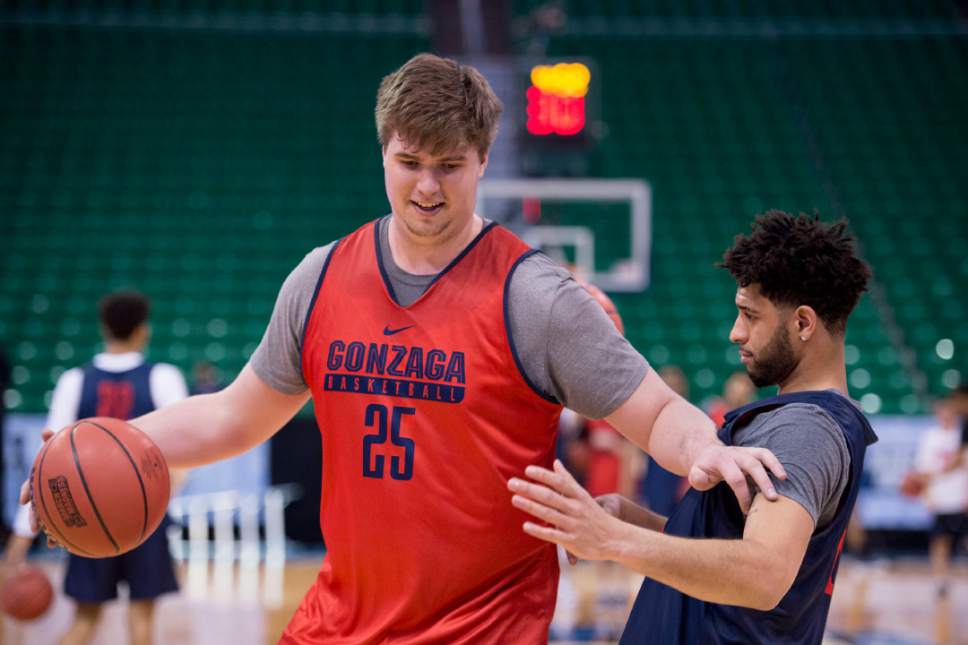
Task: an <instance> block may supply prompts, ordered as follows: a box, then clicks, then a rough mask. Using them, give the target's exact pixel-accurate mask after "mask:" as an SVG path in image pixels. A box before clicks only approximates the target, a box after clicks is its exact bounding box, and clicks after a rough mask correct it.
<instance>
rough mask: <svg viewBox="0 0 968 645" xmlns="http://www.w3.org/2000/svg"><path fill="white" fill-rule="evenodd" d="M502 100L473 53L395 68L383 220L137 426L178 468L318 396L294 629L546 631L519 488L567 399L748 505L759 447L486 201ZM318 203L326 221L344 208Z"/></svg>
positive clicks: (356, 634)
mask: <svg viewBox="0 0 968 645" xmlns="http://www.w3.org/2000/svg"><path fill="white" fill-rule="evenodd" d="M501 110H502V108H501V104H500V101H499V100H498V99H497V97H496V96H495V95H494V93H493V91H492V90H491V88H490V86H489V85H488V83H487V81H486V80H485V79H484V78H483V77H482V76H481V74H480V73H479V72H478V71H477V70H476V69H474V68H472V67H469V66H461V65H459V64H457V63H456V62H454V61H451V60H447V59H443V58H438V57H436V56H433V55H429V54H422V55H419V56H416V57H415V58H413V59H411V60H410V61H408V62H407V63H406V64H405V65H404V66H403V67H401V68H400V69H399V70H397V71H396V72H394V73H393V74H391V75H389V76H387V77H386V78H385V79H383V82H382V83H381V85H380V89H379V93H378V97H377V106H376V124H377V131H378V135H379V140H380V144H381V146H382V152H383V167H384V178H385V185H386V193H387V197H388V199H389V202H390V207H391V211H392V212H391V214H390V215H387V216H385V217H382V218H380V219H378V220H376V221H374V222H372V223H370V224H367V225H365V226H363V227H362V228H360V229H359V230H357V231H355V232H353V233H350V234H349V235H347V236H346V237H344V238H342V239H340V240H337V241H335V242H332V243H330V244H327V245H325V246H322V247H319V248H316V249H315V250H313V251H311V252H310V253H309V254H308V255H307V256H306V258H305V259H304V260H303V261H302V263H301V264H300V265H299V266H297V267H296V269H295V270H294V271H293V272H292V273H291V274H290V276H289V277H288V278H287V280H286V281H285V283H284V284H283V286H282V289H281V291H280V294H279V298H278V300H277V302H276V307H275V310H274V312H273V315H272V319H271V321H270V322H269V326H268V329H267V331H266V334H265V336H264V338H263V340H262V343H261V344H260V346H259V347H258V349H257V350H256V351H255V353H254V354H253V356H252V358H251V360H250V362H249V364H248V365H247V366H246V367H245V368H244V369H243V370H242V372H241V373H240V374H239V376H238V377H237V378H236V380H235V381H234V382H233V383H232V384H231V385H229V386H228V387H227V388H226V389H224V390H222V391H220V392H216V393H213V394H207V395H200V396H194V397H190V398H189V399H187V400H185V401H184V402H181V403H178V404H176V405H173V406H171V407H169V408H167V409H165V410H161V411H157V412H154V413H152V414H149V415H146V416H144V417H141V418H139V419H136V420H134V421H133V423H134V424H135V425H136V426H138V427H140V428H141V429H142V430H144V431H145V432H147V433H148V434H149V435H151V437H152V438H153V439H154V440H155V441H156V442H157V443H158V445H159V446H160V447H161V449H162V451H163V452H164V454H165V456H166V458H167V459H168V463H169V465H170V466H173V467H182V466H185V467H187V466H196V465H201V464H204V463H209V462H212V461H216V460H218V459H224V458H226V457H230V456H232V455H236V454H239V453H241V452H243V451H245V450H248V449H250V448H252V447H253V446H255V445H256V444H258V443H260V442H263V441H265V440H267V439H268V438H269V437H270V436H271V435H272V434H273V433H275V432H276V431H277V430H278V429H279V428H280V427H281V426H282V425H283V424H284V423H286V422H287V421H288V420H289V419H290V418H291V417H292V416H293V415H294V414H295V413H296V412H297V411H298V410H299V409H300V408H302V407H303V405H305V403H306V401H307V400H308V399H309V398H310V396H311V397H312V398H313V402H314V407H315V411H316V416H317V420H318V423H319V427H320V429H321V432H322V443H323V451H322V452H323V454H322V458H323V468H322V504H321V509H320V521H321V526H322V531H323V535H324V537H325V540H326V545H327V548H328V552H327V554H326V559H325V560H324V562H323V566H322V569H321V570H320V572H319V576H318V578H317V581H316V583H315V584H314V586H313V587H312V588H311V589H310V590H309V591H308V593H307V594H306V596H305V598H304V599H303V602H302V604H301V605H300V607H299V609H298V610H297V611H296V614H295V616H293V618H292V621H291V622H290V623H289V626H288V627H287V628H286V631H285V633H284V634H283V635H282V638H281V642H282V643H287V644H297V643H298V644H304V643H353V644H358V643H387V642H392V643H451V644H453V643H475V644H478V643H514V644H515V645H527V644H532V643H545V642H547V640H548V626H549V623H550V621H551V617H552V614H553V611H554V604H555V594H556V581H557V579H558V563H557V559H556V553H555V548H554V547H553V546H551V545H548V544H546V543H542V542H541V541H539V540H536V539H534V538H532V537H530V536H528V535H526V534H524V533H522V531H521V530H520V527H521V524H522V523H523V522H524V521H525V519H526V516H525V515H524V514H523V513H521V512H520V511H518V510H517V509H514V508H512V507H511V506H510V505H509V504H508V503H507V498H506V493H505V482H506V481H507V479H508V478H509V477H511V476H513V475H516V474H518V473H520V472H522V471H523V469H524V468H525V466H527V465H528V464H532V463H539V464H545V465H547V466H550V465H551V463H552V459H553V458H554V450H555V433H556V426H557V420H558V415H559V413H560V411H561V407H562V404H565V405H568V406H569V407H571V408H572V409H574V410H576V411H577V412H578V413H580V414H582V415H585V416H587V417H591V418H606V419H608V421H609V423H611V424H612V425H613V426H614V427H615V428H617V429H618V430H619V431H620V432H622V433H623V434H624V435H626V436H627V437H629V438H630V439H631V440H632V441H634V442H635V443H637V444H638V445H639V446H641V447H642V448H644V449H646V450H647V451H649V452H650V453H651V454H652V455H654V456H655V457H656V459H658V460H659V461H660V462H661V463H662V464H663V465H664V466H665V467H666V468H669V469H670V470H672V471H674V472H678V473H681V474H687V473H688V474H689V476H690V478H691V481H692V484H693V485H695V486H699V487H701V488H709V487H711V486H713V485H715V484H716V483H718V482H719V481H722V480H724V479H725V480H726V481H728V482H730V485H731V486H732V487H733V488H734V490H735V491H736V494H737V496H738V497H739V499H740V501H741V503H742V505H743V506H744V507H748V505H749V502H750V492H749V489H748V487H747V483H746V475H749V476H750V477H751V478H752V479H753V480H754V481H755V482H756V483H757V484H758V485H759V486H760V487H761V488H762V489H763V490H765V491H767V494H770V495H772V485H771V484H770V479H769V477H768V475H767V472H766V469H765V468H764V466H765V467H766V468H769V469H770V470H771V471H772V472H773V473H775V474H777V475H778V476H781V477H782V476H783V470H782V467H781V466H780V465H779V463H778V462H777V461H776V460H775V458H774V457H773V455H772V454H771V453H769V452H768V451H764V450H759V449H757V450H749V449H744V448H733V447H725V446H724V445H723V444H722V443H721V442H719V441H718V440H717V438H716V434H715V429H714V428H713V425H712V423H711V422H710V421H709V419H708V418H707V417H706V415H705V414H703V413H702V411H700V410H699V409H697V408H695V407H693V406H691V405H689V404H688V403H687V402H686V401H684V400H682V399H681V398H679V397H678V396H676V395H675V394H674V393H673V392H672V391H671V390H669V388H668V387H666V385H665V384H664V383H663V382H662V380H661V379H660V378H659V377H658V376H657V375H656V374H655V372H654V371H653V370H651V369H650V368H649V366H648V364H647V363H646V361H645V359H643V358H642V357H641V356H640V355H639V354H638V353H637V352H635V350H633V349H632V347H631V346H630V345H629V343H628V342H627V341H626V340H625V339H624V338H623V337H622V335H621V334H619V333H618V331H617V330H616V328H615V326H614V325H613V324H612V321H611V320H609V318H608V316H607V315H606V313H605V312H604V311H603V310H602V307H601V306H600V305H599V304H598V303H596V302H595V300H593V298H592V297H591V296H590V295H589V294H588V292H587V291H585V290H584V289H583V288H582V287H581V286H579V285H578V284H577V283H576V282H575V281H574V280H573V279H572V277H571V276H570V275H569V274H568V273H567V272H566V271H565V270H564V269H562V268H559V267H558V266H556V265H555V264H554V263H552V262H551V261H550V260H549V259H548V258H546V257H545V256H543V255H541V254H540V253H537V252H535V251H532V250H530V249H529V248H528V247H527V246H526V245H525V244H524V243H523V242H521V241H520V240H519V239H518V238H517V237H515V236H514V235H513V234H511V233H510V232H509V231H508V230H506V229H504V228H502V227H500V226H498V225H496V224H495V223H493V222H488V221H485V220H483V219H482V218H481V217H479V216H478V215H476V214H475V213H474V204H475V201H476V193H477V185H478V181H479V180H480V178H481V176H482V175H483V174H484V171H485V168H486V167H487V153H488V149H489V147H490V145H491V142H492V141H493V139H494V136H495V134H496V130H497V123H498V117H499V115H500V113H501ZM333 215H336V214H333V213H329V214H327V213H322V214H321V216H333Z"/></svg>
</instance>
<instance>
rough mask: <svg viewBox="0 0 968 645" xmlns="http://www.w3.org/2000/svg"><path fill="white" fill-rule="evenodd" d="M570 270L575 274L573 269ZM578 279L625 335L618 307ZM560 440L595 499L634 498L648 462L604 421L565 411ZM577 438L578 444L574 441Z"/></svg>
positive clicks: (569, 460) (632, 445)
mask: <svg viewBox="0 0 968 645" xmlns="http://www.w3.org/2000/svg"><path fill="white" fill-rule="evenodd" d="M569 269H570V270H571V271H572V272H573V273H576V272H575V269H574V267H569ZM575 278H576V280H578V282H579V284H581V285H582V286H583V287H585V289H586V290H587V291H588V292H589V293H590V294H591V295H592V297H594V298H595V300H596V301H597V302H598V303H599V304H600V305H601V306H602V309H604V310H605V313H606V314H608V316H609V318H611V320H612V322H613V323H614V324H615V327H616V328H617V329H618V330H619V331H620V332H622V333H623V334H624V333H625V324H624V323H623V322H622V317H621V316H620V315H619V313H618V308H617V307H616V306H615V303H614V302H612V300H611V298H609V297H608V296H607V295H605V293H604V292H603V291H602V290H601V289H599V288H598V287H596V286H595V285H593V284H590V283H588V282H586V281H585V280H583V279H582V277H581V276H580V275H578V274H577V273H576V275H575ZM559 430H560V432H561V437H562V438H566V437H569V436H570V437H571V438H572V441H570V442H569V443H568V444H567V446H566V448H565V451H564V452H565V454H566V456H567V461H566V462H565V463H570V464H572V465H577V466H578V472H579V474H580V475H583V477H582V478H581V480H580V481H582V484H583V485H584V486H585V488H587V489H588V492H590V493H591V494H592V495H593V496H598V495H605V494H606V493H620V494H621V495H624V496H625V497H635V489H636V487H637V484H638V481H639V478H640V477H641V476H642V470H643V467H644V463H645V457H644V455H643V454H642V451H641V450H640V449H639V448H638V446H635V445H634V444H632V443H631V442H630V441H628V440H627V439H626V438H625V437H623V436H622V435H621V434H619V432H618V431H617V430H615V429H614V428H613V427H612V426H611V425H609V423H608V422H607V421H605V420H603V419H586V418H584V417H581V416H578V415H577V414H575V413H574V412H572V411H570V410H567V409H566V410H564V411H563V412H562V420H561V421H560V422H559ZM575 439H577V441H575Z"/></svg>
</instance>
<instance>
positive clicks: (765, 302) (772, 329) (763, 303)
mask: <svg viewBox="0 0 968 645" xmlns="http://www.w3.org/2000/svg"><path fill="white" fill-rule="evenodd" d="M736 308H737V309H738V310H739V313H738V315H737V316H736V321H735V322H734V323H733V329H732V330H731V331H730V332H729V340H730V341H731V342H733V343H736V344H737V345H739V353H740V360H741V361H742V362H743V364H744V365H745V366H746V371H747V373H749V375H750V380H751V381H753V384H754V385H756V387H765V386H767V385H778V384H781V383H783V382H784V381H786V380H787V378H788V377H789V376H790V374H791V373H792V372H793V370H794V369H796V367H797V364H798V363H799V362H800V358H799V357H798V356H797V354H796V352H795V351H794V349H793V343H792V341H791V338H790V336H791V334H792V330H791V323H790V318H791V311H790V310H789V309H788V308H785V307H784V308H779V307H777V306H776V305H774V304H773V303H772V302H770V300H769V299H767V298H766V297H765V296H763V295H762V294H761V293H760V290H759V287H758V286H757V285H755V284H754V285H750V286H748V287H740V288H739V289H737V290H736Z"/></svg>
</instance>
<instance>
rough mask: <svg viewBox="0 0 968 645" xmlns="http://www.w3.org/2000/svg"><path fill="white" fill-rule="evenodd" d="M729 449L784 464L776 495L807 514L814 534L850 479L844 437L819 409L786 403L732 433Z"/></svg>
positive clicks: (834, 508) (833, 509)
mask: <svg viewBox="0 0 968 645" xmlns="http://www.w3.org/2000/svg"><path fill="white" fill-rule="evenodd" d="M733 444H734V445H737V446H747V447H753V446H755V447H758V448H766V449H767V450H769V451H771V452H772V453H773V454H774V455H776V458H777V459H779V460H780V463H782V464H783V468H784V469H785V470H786V472H787V478H786V479H785V480H781V479H775V478H774V480H773V483H774V484H775V485H776V492H778V493H779V494H780V495H783V496H784V497H789V498H790V499H792V500H793V501H795V502H797V503H798V504H800V506H802V507H803V508H804V509H806V511H807V513H809V514H810V517H812V518H813V522H814V525H815V526H816V527H818V528H823V527H825V526H826V525H827V524H828V523H829V522H830V521H831V520H832V519H833V518H834V514H835V513H836V512H837V506H838V505H839V504H840V497H841V495H843V493H844V489H845V488H846V487H847V479H848V478H849V477H850V451H849V450H848V449H847V440H846V439H844V433H843V431H842V430H841V429H840V426H839V425H837V422H836V421H834V420H833V419H832V418H831V417H830V415H829V414H827V412H826V411H824V409H823V408H821V407H820V406H817V405H813V404H811V403H790V404H788V405H784V406H783V407H780V408H777V409H775V410H772V411H770V412H764V413H763V414H760V415H757V416H756V417H754V418H753V420H752V421H751V422H750V423H749V425H746V426H743V427H742V428H740V429H739V430H737V431H736V432H735V434H734V435H733Z"/></svg>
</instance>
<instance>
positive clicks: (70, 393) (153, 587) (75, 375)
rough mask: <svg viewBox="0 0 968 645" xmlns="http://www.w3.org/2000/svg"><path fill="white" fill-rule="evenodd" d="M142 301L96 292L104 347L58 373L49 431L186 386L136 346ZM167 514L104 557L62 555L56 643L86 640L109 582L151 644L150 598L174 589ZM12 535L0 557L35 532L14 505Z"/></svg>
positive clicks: (137, 634)
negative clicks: (64, 604)
mask: <svg viewBox="0 0 968 645" xmlns="http://www.w3.org/2000/svg"><path fill="white" fill-rule="evenodd" d="M149 309H150V303H149V301H148V299H147V298H146V297H145V296H143V295H141V294H139V293H134V292H119V293H114V294H110V295H108V296H106V297H104V298H103V299H102V300H101V302H100V303H99V307H98V312H99V318H100V323H101V335H102V336H103V337H104V342H105V349H104V351H103V352H102V353H100V354H97V355H96V356H95V357H94V359H93V360H92V361H91V362H90V363H88V364H86V365H83V366H81V367H76V368H73V369H70V370H68V371H66V372H64V373H63V374H62V375H61V377H60V379H58V381H57V386H56V387H55V388H54V395H53V398H52V400H51V406H50V413H49V416H48V421H47V425H48V427H49V428H51V429H53V430H59V429H60V428H62V427H64V426H66V425H69V424H71V423H73V422H74V421H76V420H78V419H84V418H87V417H94V416H98V417H114V418H117V419H132V418H134V417H137V416H140V415H143V414H147V413H148V412H151V411H152V410H155V409H156V408H160V407H164V406H165V405H168V404H169V403H174V402H175V401H178V400H180V399H183V398H185V397H186V396H187V395H188V393H187V388H186V386H185V379H184V378H183V377H182V375H181V372H179V371H178V369H177V368H176V367H174V366H173V365H166V364H164V363H158V364H155V363H149V362H146V361H145V359H144V356H143V354H142V351H143V350H144V348H145V346H146V345H147V343H148V339H149V337H150V327H149V325H148V313H149ZM167 524H168V522H167V518H166V520H165V521H164V522H162V525H161V526H160V527H159V528H158V530H156V531H155V532H154V533H153V534H152V535H151V537H149V538H148V539H147V540H146V541H145V542H144V543H143V544H142V545H141V546H139V547H138V548H136V549H134V550H132V551H129V552H128V553H125V554H123V555H120V556H117V557H112V558H98V559H91V558H82V557H80V556H76V555H73V554H72V555H70V557H69V559H68V565H67V574H66V576H65V578H64V593H65V594H66V595H67V596H70V597H71V598H73V599H74V600H75V601H76V603H77V612H76V614H75V617H74V622H73V624H72V625H71V627H70V629H69V630H68V632H67V634H66V635H65V636H64V638H63V640H62V643H66V644H75V643H77V644H81V643H89V642H90V641H91V638H92V637H93V635H94V630H95V628H96V626H97V622H98V619H99V617H100V615H101V610H102V607H103V604H104V603H105V602H107V601H109V600H112V599H114V598H116V597H117V585H118V583H119V582H122V581H123V582H126V583H127V585H128V591H129V594H128V595H129V598H130V605H129V621H128V622H129V625H130V630H131V631H130V637H131V638H130V640H131V642H132V643H133V645H147V644H149V643H151V642H152V634H151V632H152V622H153V621H152V617H153V612H154V602H155V599H156V598H157V597H158V596H161V595H162V594H165V593H168V592H173V591H177V589H178V583H177V581H176V579H175V572H174V567H173V564H172V561H171V556H170V554H169V551H168V538H167V536H166V533H165V531H166V527H167ZM15 531H16V534H17V535H16V537H15V538H13V539H12V540H11V541H10V543H9V544H8V546H7V549H6V555H5V561H6V562H7V563H8V564H16V563H17V562H19V561H22V560H23V558H24V556H25V555H26V552H27V549H28V548H29V546H30V543H31V542H32V540H33V537H34V534H35V532H34V531H33V530H31V528H30V522H29V512H28V507H27V506H26V505H24V506H22V507H21V509H20V513H19V514H18V516H17V521H16V523H15Z"/></svg>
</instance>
